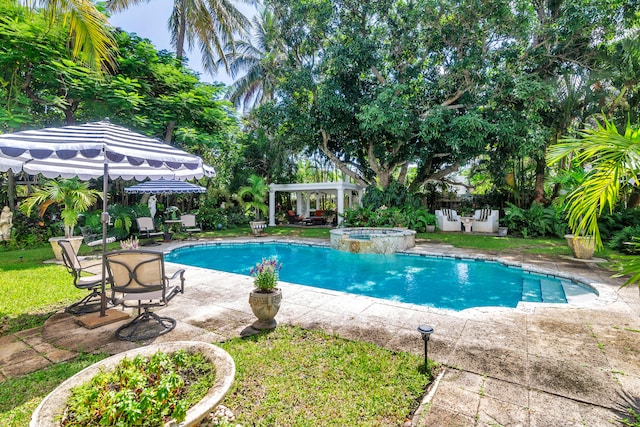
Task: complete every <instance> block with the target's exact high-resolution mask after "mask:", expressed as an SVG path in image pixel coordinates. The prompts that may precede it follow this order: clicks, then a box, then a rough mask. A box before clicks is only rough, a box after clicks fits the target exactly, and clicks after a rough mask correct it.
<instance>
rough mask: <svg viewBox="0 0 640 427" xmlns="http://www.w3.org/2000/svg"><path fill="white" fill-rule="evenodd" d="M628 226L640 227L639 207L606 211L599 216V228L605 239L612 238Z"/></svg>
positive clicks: (601, 235)
mask: <svg viewBox="0 0 640 427" xmlns="http://www.w3.org/2000/svg"><path fill="white" fill-rule="evenodd" d="M627 227H640V209H639V208H635V209H624V210H618V211H615V212H613V213H604V214H602V216H601V217H600V218H598V228H599V229H600V237H601V238H602V240H603V241H606V240H609V239H612V238H613V236H614V235H615V234H617V233H618V232H620V231H622V230H623V229H624V228H627Z"/></svg>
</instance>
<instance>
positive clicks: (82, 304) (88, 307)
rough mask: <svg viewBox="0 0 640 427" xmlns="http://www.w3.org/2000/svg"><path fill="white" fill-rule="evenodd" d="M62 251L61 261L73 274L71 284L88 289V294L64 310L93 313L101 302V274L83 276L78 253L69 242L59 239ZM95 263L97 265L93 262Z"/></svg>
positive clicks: (72, 312)
mask: <svg viewBox="0 0 640 427" xmlns="http://www.w3.org/2000/svg"><path fill="white" fill-rule="evenodd" d="M58 245H59V246H60V249H61V253H62V261H63V262H64V265H65V267H67V270H68V271H69V273H71V275H72V276H73V286H75V287H76V288H78V289H85V290H87V291H89V292H90V293H89V295H87V296H86V297H84V298H82V299H81V300H80V301H78V302H76V303H73V304H71V305H70V306H69V307H67V308H66V309H65V310H64V311H65V312H67V313H70V314H74V315H78V314H86V313H93V312H96V311H98V310H100V302H101V298H100V297H101V292H100V291H101V289H102V274H96V275H91V276H83V275H82V273H83V271H84V268H83V267H82V264H81V263H80V260H79V259H78V255H77V254H76V252H75V251H74V250H73V246H71V242H70V241H68V240H59V241H58ZM95 265H98V263H97V264H95Z"/></svg>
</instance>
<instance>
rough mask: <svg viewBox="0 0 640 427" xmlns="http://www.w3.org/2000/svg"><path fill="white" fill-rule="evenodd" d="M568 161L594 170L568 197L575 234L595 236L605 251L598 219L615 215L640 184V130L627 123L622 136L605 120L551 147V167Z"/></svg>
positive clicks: (549, 159)
mask: <svg viewBox="0 0 640 427" xmlns="http://www.w3.org/2000/svg"><path fill="white" fill-rule="evenodd" d="M567 158H573V159H574V161H575V162H577V163H578V164H579V165H589V166H590V167H591V169H590V171H589V172H588V173H587V176H586V177H585V179H584V181H583V182H582V184H581V185H580V186H579V187H578V188H576V189H575V190H574V191H573V192H572V193H571V194H569V195H568V196H567V199H566V205H565V208H566V211H567V218H568V221H569V227H570V228H571V230H572V231H573V233H574V234H577V235H583V234H584V235H587V236H593V237H594V240H595V247H596V248H601V247H602V240H601V236H600V229H599V227H598V218H599V217H600V216H601V215H602V214H603V213H605V212H608V213H612V212H613V210H614V208H615V206H616V205H617V203H618V202H619V201H620V199H621V197H622V191H623V190H624V189H625V187H627V186H628V185H632V186H637V185H640V180H638V173H639V172H640V163H639V159H640V131H639V130H638V129H634V128H633V127H632V126H631V123H630V122H627V126H626V129H625V131H624V134H621V133H619V132H618V129H617V128H616V126H615V124H614V123H613V122H612V121H609V120H607V118H606V117H604V118H603V119H602V122H598V123H597V127H596V128H595V129H586V130H583V131H581V132H579V133H578V136H577V137H569V138H565V139H563V140H561V143H560V144H557V145H553V146H551V147H550V148H549V151H548V154H547V162H548V163H549V164H550V165H552V164H555V163H559V162H561V161H563V160H564V159H567Z"/></svg>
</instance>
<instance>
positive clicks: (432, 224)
mask: <svg viewBox="0 0 640 427" xmlns="http://www.w3.org/2000/svg"><path fill="white" fill-rule="evenodd" d="M422 221H423V222H424V225H425V228H426V229H427V233H433V232H434V231H436V223H437V222H438V218H437V217H436V214H433V213H431V212H429V213H426V214H424V216H423V219H422Z"/></svg>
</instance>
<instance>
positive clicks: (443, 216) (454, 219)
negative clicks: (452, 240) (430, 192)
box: [435, 208, 462, 231]
mask: <svg viewBox="0 0 640 427" xmlns="http://www.w3.org/2000/svg"><path fill="white" fill-rule="evenodd" d="M435 213H436V222H437V225H438V230H440V231H461V229H462V222H461V221H460V216H459V215H458V213H457V212H456V211H455V210H453V209H444V208H443V209H436V211H435Z"/></svg>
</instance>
